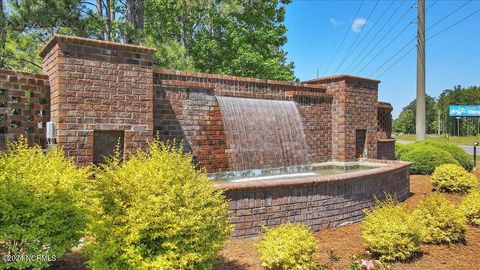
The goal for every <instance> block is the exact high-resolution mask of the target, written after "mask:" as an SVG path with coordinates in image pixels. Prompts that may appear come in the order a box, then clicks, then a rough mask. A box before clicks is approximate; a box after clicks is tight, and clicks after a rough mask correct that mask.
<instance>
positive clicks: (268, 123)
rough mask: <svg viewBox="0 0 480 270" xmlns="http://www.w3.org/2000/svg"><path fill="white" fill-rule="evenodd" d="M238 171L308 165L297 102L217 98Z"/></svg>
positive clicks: (232, 163) (234, 167) (232, 158)
mask: <svg viewBox="0 0 480 270" xmlns="http://www.w3.org/2000/svg"><path fill="white" fill-rule="evenodd" d="M217 100H218V103H219V105H220V111H221V113H222V118H223V125H224V130H225V135H226V139H227V146H228V149H229V151H230V167H231V169H232V170H234V171H243V170H250V169H258V168H274V167H283V166H292V165H302V164H307V163H308V146H307V143H306V140H305V134H304V132H303V125H302V120H301V118H300V114H299V112H298V110H297V107H296V105H295V103H294V102H293V101H283V100H267V99H253V98H238V97H224V96H217Z"/></svg>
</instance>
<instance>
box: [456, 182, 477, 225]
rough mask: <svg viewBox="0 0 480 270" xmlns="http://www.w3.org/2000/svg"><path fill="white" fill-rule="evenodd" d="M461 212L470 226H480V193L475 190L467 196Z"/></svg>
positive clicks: (463, 201) (461, 206)
mask: <svg viewBox="0 0 480 270" xmlns="http://www.w3.org/2000/svg"><path fill="white" fill-rule="evenodd" d="M460 211H462V213H463V214H464V215H465V217H466V218H467V221H468V222H469V223H470V224H472V225H475V226H480V191H478V190H474V191H472V192H470V194H468V195H467V196H465V197H464V198H463V200H462V204H461V205H460Z"/></svg>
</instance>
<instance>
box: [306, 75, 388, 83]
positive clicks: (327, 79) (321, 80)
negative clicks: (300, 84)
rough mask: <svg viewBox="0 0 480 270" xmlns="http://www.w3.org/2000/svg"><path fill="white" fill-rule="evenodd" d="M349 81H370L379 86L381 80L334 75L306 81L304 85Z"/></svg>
mask: <svg viewBox="0 0 480 270" xmlns="http://www.w3.org/2000/svg"><path fill="white" fill-rule="evenodd" d="M348 80H350V81H368V82H371V83H377V84H378V83H380V81H379V80H374V79H369V78H364V77H358V76H353V75H347V74H341V75H334V76H329V77H323V78H316V79H312V80H307V81H304V83H315V84H323V83H331V82H338V81H348Z"/></svg>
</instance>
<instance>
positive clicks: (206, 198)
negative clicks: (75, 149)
mask: <svg viewBox="0 0 480 270" xmlns="http://www.w3.org/2000/svg"><path fill="white" fill-rule="evenodd" d="M94 190H95V193H94V197H95V198H96V199H95V204H94V210H95V215H94V222H92V223H91V225H90V228H89V237H88V243H87V247H86V250H87V254H88V256H89V261H88V264H89V265H90V267H91V268H92V269H172V270H174V269H175V270H181V269H199V270H200V269H211V268H212V267H213V263H214V262H215V260H216V259H217V257H218V252H219V251H220V249H221V248H222V247H223V245H224V243H225V241H226V240H227V239H228V237H229V235H230V231H231V226H230V225H229V223H228V204H227V201H226V200H225V199H224V196H223V194H222V191H221V190H219V189H217V188H216V187H215V186H214V184H213V182H212V180H210V179H209V178H208V177H207V175H206V173H204V172H202V171H196V170H195V168H194V167H193V165H192V156H191V155H185V154H183V153H182V152H181V150H180V149H178V148H176V147H173V146H170V145H166V144H162V143H158V142H154V143H152V144H151V145H150V148H149V150H148V152H143V151H139V152H138V153H136V154H135V155H132V156H130V157H129V159H128V160H127V161H125V162H124V163H122V164H119V163H118V160H117V159H113V160H112V161H111V162H109V163H108V164H107V165H105V166H102V167H101V169H99V170H98V171H97V172H96V179H95V182H94Z"/></svg>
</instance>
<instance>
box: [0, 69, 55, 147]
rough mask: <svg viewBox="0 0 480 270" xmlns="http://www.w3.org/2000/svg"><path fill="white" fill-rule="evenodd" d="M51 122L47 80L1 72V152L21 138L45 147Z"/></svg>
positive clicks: (16, 73)
mask: <svg viewBox="0 0 480 270" xmlns="http://www.w3.org/2000/svg"><path fill="white" fill-rule="evenodd" d="M49 119H50V87H49V82H48V76H45V75H41V74H32V73H25V72H15V71H10V70H4V69H0V150H4V149H5V148H6V143H7V141H8V140H13V139H16V138H18V137H19V136H20V135H21V136H24V137H25V138H26V139H27V140H28V142H29V143H30V144H38V145H40V146H42V147H45V143H46V140H45V124H46V122H48V121H49Z"/></svg>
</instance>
